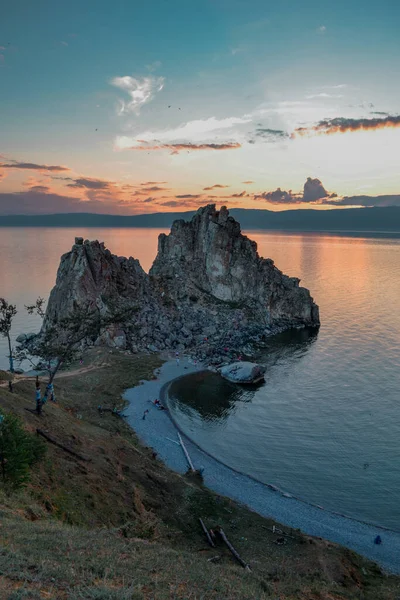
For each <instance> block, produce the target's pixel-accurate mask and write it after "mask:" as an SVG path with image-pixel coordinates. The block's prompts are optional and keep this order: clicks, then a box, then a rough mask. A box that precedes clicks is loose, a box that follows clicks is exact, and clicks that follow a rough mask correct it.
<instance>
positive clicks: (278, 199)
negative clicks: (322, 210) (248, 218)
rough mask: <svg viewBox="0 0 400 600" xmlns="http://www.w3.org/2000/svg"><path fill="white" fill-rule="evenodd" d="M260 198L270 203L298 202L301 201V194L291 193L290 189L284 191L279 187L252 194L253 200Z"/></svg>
mask: <svg viewBox="0 0 400 600" xmlns="http://www.w3.org/2000/svg"><path fill="white" fill-rule="evenodd" d="M260 199H263V200H266V201H267V202H270V203H271V204H299V203H300V202H301V195H300V194H293V193H292V190H289V191H288V192H286V191H285V190H281V188H277V189H276V190H274V191H273V192H262V193H261V194H256V195H255V196H254V200H260Z"/></svg>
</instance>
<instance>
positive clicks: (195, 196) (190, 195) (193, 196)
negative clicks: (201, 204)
mask: <svg viewBox="0 0 400 600" xmlns="http://www.w3.org/2000/svg"><path fill="white" fill-rule="evenodd" d="M202 196H203V194H179V195H178V196H175V198H202ZM164 206H166V205H165V203H164Z"/></svg>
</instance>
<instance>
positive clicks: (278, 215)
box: [0, 206, 400, 233]
mask: <svg viewBox="0 0 400 600" xmlns="http://www.w3.org/2000/svg"><path fill="white" fill-rule="evenodd" d="M229 212H230V214H231V215H232V216H233V217H235V219H237V220H238V221H239V222H240V224H241V227H242V229H244V230H246V229H247V230H250V229H253V230H254V229H266V230H275V231H277V230H278V231H315V232H319V231H325V232H338V233H339V232H341V233H355V232H364V233H400V207H397V206H388V207H379V208H378V207H374V208H348V209H333V210H315V209H306V210H286V211H282V212H272V211H270V210H257V209H256V210H255V209H246V208H233V209H231V210H230V211H229ZM194 214H195V211H190V212H175V213H153V214H145V215H132V216H120V215H101V214H94V213H93V214H92V213H67V214H54V215H6V216H0V226H2V227H77V228H78V227H155V228H159V229H165V228H169V227H170V226H171V225H172V222H173V221H175V220H176V219H185V220H188V219H191V217H192V216H193V215H194Z"/></svg>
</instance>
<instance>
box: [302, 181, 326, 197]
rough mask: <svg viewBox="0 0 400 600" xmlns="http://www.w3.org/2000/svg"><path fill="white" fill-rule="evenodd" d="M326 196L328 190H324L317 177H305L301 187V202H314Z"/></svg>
mask: <svg viewBox="0 0 400 600" xmlns="http://www.w3.org/2000/svg"><path fill="white" fill-rule="evenodd" d="M327 196H329V192H327V191H326V189H325V188H324V186H323V185H322V183H321V181H320V180H319V179H312V178H311V177H307V181H306V182H305V184H304V188H303V198H302V201H303V202H315V201H316V200H320V199H321V198H326V197H327Z"/></svg>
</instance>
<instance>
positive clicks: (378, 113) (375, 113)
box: [371, 110, 389, 117]
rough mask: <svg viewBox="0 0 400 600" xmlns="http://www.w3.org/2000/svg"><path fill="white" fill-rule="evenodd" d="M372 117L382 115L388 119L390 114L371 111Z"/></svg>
mask: <svg viewBox="0 0 400 600" xmlns="http://www.w3.org/2000/svg"><path fill="white" fill-rule="evenodd" d="M371 115H381V116H384V117H388V116H389V113H387V112H382V111H380V110H371Z"/></svg>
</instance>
